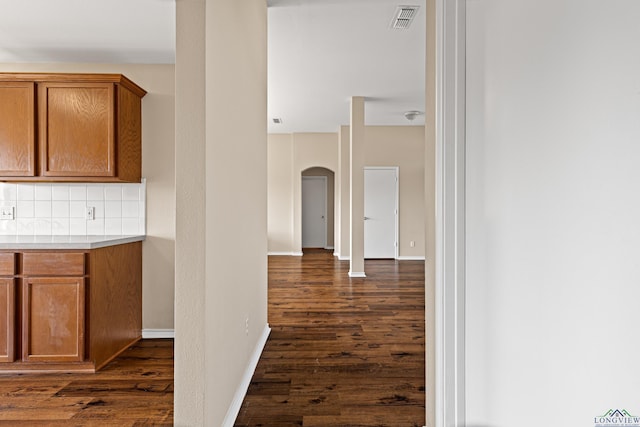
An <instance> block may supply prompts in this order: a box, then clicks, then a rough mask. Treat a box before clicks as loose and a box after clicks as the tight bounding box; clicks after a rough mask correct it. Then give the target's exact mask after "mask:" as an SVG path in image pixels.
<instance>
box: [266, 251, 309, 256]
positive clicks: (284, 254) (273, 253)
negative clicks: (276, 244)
mask: <svg viewBox="0 0 640 427" xmlns="http://www.w3.org/2000/svg"><path fill="white" fill-rule="evenodd" d="M267 255H268V256H270V255H275V256H302V252H267Z"/></svg>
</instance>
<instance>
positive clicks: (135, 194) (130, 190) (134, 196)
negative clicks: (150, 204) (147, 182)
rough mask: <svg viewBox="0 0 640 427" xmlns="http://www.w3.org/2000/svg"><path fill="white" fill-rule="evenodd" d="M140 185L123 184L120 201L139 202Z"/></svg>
mask: <svg viewBox="0 0 640 427" xmlns="http://www.w3.org/2000/svg"><path fill="white" fill-rule="evenodd" d="M139 198H140V184H124V185H123V186H122V200H139Z"/></svg>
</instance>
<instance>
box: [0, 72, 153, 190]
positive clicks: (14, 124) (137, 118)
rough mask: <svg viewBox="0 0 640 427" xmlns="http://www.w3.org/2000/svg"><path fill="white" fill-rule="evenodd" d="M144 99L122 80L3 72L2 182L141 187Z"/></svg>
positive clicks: (0, 94)
mask: <svg viewBox="0 0 640 427" xmlns="http://www.w3.org/2000/svg"><path fill="white" fill-rule="evenodd" d="M145 94H146V92H145V91H144V90H143V89H142V88H140V87H139V86H137V85H136V84H135V83H133V82H132V81H131V80H129V79H127V78H126V77H124V76H123V75H120V74H15V73H0V153H1V156H0V180H5V181H6V180H9V181H100V182H111V181H125V182H140V179H141V157H142V150H141V145H142V132H141V127H142V109H141V107H142V97H143V96H144V95H145Z"/></svg>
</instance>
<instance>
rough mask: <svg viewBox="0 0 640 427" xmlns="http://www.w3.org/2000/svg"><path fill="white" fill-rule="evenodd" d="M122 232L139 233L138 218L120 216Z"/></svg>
mask: <svg viewBox="0 0 640 427" xmlns="http://www.w3.org/2000/svg"><path fill="white" fill-rule="evenodd" d="M122 234H140V229H139V220H138V218H122Z"/></svg>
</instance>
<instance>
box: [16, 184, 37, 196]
mask: <svg viewBox="0 0 640 427" xmlns="http://www.w3.org/2000/svg"><path fill="white" fill-rule="evenodd" d="M17 190H18V200H35V190H34V186H33V184H18V185H17Z"/></svg>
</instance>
